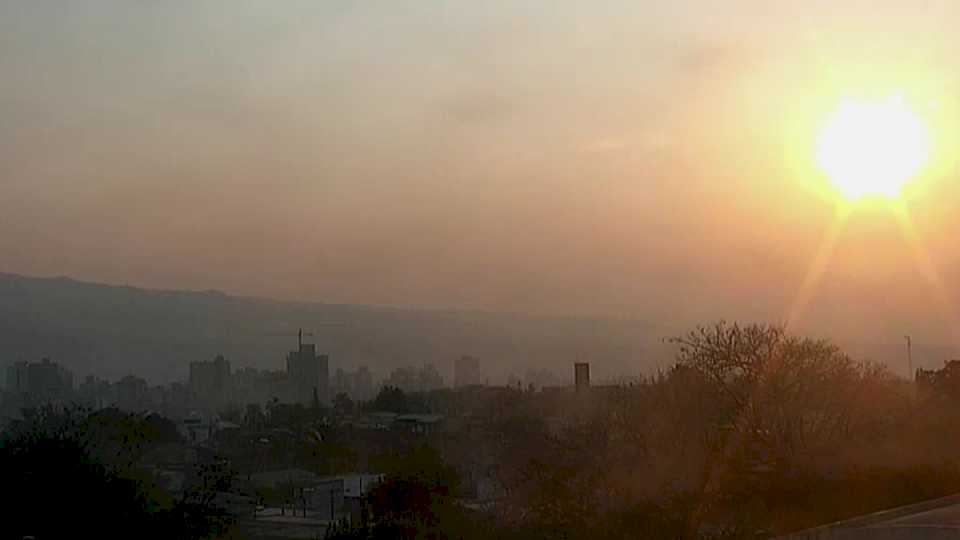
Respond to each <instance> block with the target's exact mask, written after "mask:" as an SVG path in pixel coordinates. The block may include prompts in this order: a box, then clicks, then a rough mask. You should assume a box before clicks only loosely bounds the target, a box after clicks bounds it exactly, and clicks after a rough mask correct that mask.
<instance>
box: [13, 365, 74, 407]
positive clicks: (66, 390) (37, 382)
mask: <svg viewBox="0 0 960 540" xmlns="http://www.w3.org/2000/svg"><path fill="white" fill-rule="evenodd" d="M22 382H23V380H22V379H21V380H20V382H19V383H22ZM19 383H18V384H19ZM26 390H27V393H28V394H29V395H30V397H31V398H32V399H35V400H39V401H45V400H57V399H66V398H68V397H70V395H71V394H72V393H73V373H72V372H70V370H68V369H66V368H64V367H63V366H61V365H60V364H57V363H56V362H51V361H50V359H49V358H44V359H43V360H42V361H40V362H33V363H30V364H27V366H26Z"/></svg>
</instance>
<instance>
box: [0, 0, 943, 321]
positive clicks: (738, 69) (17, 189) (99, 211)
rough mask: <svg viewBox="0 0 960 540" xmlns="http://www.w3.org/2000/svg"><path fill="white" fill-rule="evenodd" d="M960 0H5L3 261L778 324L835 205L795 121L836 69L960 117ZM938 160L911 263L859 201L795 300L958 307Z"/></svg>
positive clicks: (837, 84)
mask: <svg viewBox="0 0 960 540" xmlns="http://www.w3.org/2000/svg"><path fill="white" fill-rule="evenodd" d="M839 4H842V7H838V5H839ZM958 20H960V4H958V3H957V2H955V1H953V0H942V1H933V0H930V1H925V2H924V1H917V0H905V1H902V2H880V1H876V0H873V1H866V0H864V1H845V2H836V1H835V0H830V1H827V0H824V1H808V2H793V1H781V2H776V1H772V0H741V1H732V0H724V1H719V0H717V1H708V0H701V1H693V0H675V1H672V2H643V1H629V2H628V1H623V2H576V3H575V2H564V1H549V2H534V1H522V2H518V1H516V0H510V1H502V2H476V1H471V2H439V1H438V2H426V1H424V2H387V1H384V2H357V1H352V0H351V1H327V2H322V1H316V0H311V1H284V2H269V1H257V2H248V1H239V0H229V1H227V0H224V1H219V2H213V1H197V0H190V1H182V2H175V1H169V2H166V1H165V2H131V1H129V0H123V1H99V2H93V1H89V2H84V1H75V2H73V1H72V2H53V1H39V0H22V1H19V2H11V1H9V0H0V73H2V84H0V271H8V272H18V273H26V274H31V275H70V276H74V277H78V278H83V279H89V280H97V281H107V282H112V283H130V284H136V285H143V286H150V287H164V288H194V289H205V288H217V289H222V290H225V291H228V292H232V293H238V294H250V295H260V296H273V297H281V298H299V299H314V300H323V301H330V302H350V303H377V304H393V305H406V306H434V307H438V306H443V307H463V308H482V309H494V310H514V311H522V312H534V313H564V314H566V313H570V314H591V315H604V316H615V317H640V318H651V317H673V318H676V319H677V320H683V321H692V320H711V319H715V318H718V317H726V318H728V319H734V318H746V319H768V320H779V319H783V318H785V317H786V316H787V313H788V312H789V310H790V306H791V305H793V304H794V301H795V298H796V296H797V294H798V291H799V290H800V287H801V283H802V282H803V279H804V276H805V275H806V273H807V268H808V266H809V264H810V261H811V260H812V259H813V257H814V254H815V253H816V251H817V246H818V245H819V244H820V242H821V239H822V238H823V236H824V234H825V233H826V231H827V230H828V229H829V227H830V223H831V221H832V220H833V219H834V217H833V216H834V204H835V201H833V200H832V199H830V198H829V197H825V196H824V195H823V194H822V192H823V184H824V183H825V182H826V181H825V180H824V179H823V178H819V177H817V176H816V175H815V174H812V173H811V171H810V170H808V169H807V168H805V167H804V166H803V165H798V164H797V162H798V160H799V161H802V160H803V159H804V156H805V152H806V149H805V147H803V146H802V144H798V143H797V140H802V139H803V137H802V136H797V135H796V134H797V133H804V129H806V128H805V127H804V126H806V125H807V124H808V123H813V122H816V121H817V120H818V119H817V118H813V117H812V116H811V115H812V112H811V111H814V110H821V109H822V107H824V104H825V103H827V102H829V101H830V100H831V99H833V97H835V95H834V94H835V93H836V92H837V91H842V90H843V84H844V81H857V82H858V84H862V85H866V87H869V88H868V89H869V90H871V91H876V92H886V91H888V90H891V91H892V90H896V89H900V88H906V89H907V90H908V91H910V90H912V89H915V88H922V92H925V94H924V95H933V96H934V97H935V99H936V101H937V102H938V103H939V104H940V106H941V108H940V109H938V110H939V111H941V112H939V113H938V114H939V115H940V118H941V120H942V121H943V122H945V123H946V124H953V123H956V122H957V116H956V115H953V112H951V111H954V109H953V108H951V104H952V103H954V102H955V101H956V99H957V97H958V88H960V87H958V85H957V73H960V60H957V58H956V51H957V50H960V37H958V36H957V33H956V31H955V30H956V29H955V23H956V21H958ZM865 81H866V82H865ZM870 85H873V86H872V87H870ZM862 89H863V88H861V89H860V90H862ZM798 137H799V138H798ZM797 156H800V157H799V158H798V157H797ZM955 172H956V171H955V168H953V167H952V166H945V167H942V168H941V170H939V171H937V173H936V174H933V173H931V174H929V175H927V177H925V178H924V179H922V181H919V180H918V182H917V183H916V184H917V185H916V186H915V187H914V188H912V189H910V190H908V193H907V197H906V198H905V200H906V201H907V205H908V207H909V210H910V214H911V216H913V220H914V222H915V225H916V229H917V234H918V240H919V242H920V243H922V244H923V245H925V250H926V251H925V252H926V253H928V254H929V262H930V264H929V265H928V266H927V268H926V270H924V266H923V263H922V262H920V263H918V260H921V259H922V258H921V259H918V258H917V253H918V252H919V251H918V250H917V249H916V248H915V246H916V245H918V244H917V242H916V241H915V242H913V243H911V242H910V241H908V240H906V239H905V237H904V235H903V234H902V232H901V228H900V226H899V225H898V223H897V221H896V220H895V219H894V218H893V217H892V214H891V213H890V212H888V211H886V210H885V209H884V208H880V207H876V206H874V207H870V208H866V209H860V210H858V211H856V212H855V213H854V214H853V215H851V216H850V218H849V221H848V222H847V225H846V227H845V228H844V229H843V230H842V232H841V233H840V235H839V237H838V241H837V245H836V248H837V249H836V251H835V252H834V254H833V256H832V257H831V258H830V264H829V265H828V267H827V269H826V271H825V272H824V274H823V277H822V280H821V281H820V283H819V285H818V286H817V287H816V288H815V292H814V293H813V295H812V298H811V300H810V304H809V305H808V308H807V310H806V311H805V312H804V313H805V316H804V318H803V321H804V322H803V324H806V325H808V326H810V327H811V328H815V329H817V331H824V332H848V331H849V332H854V333H856V332H859V333H862V334H865V335H882V334H884V333H892V334H893V335H894V336H895V337H894V339H898V338H896V336H900V335H902V333H903V330H904V329H909V330H910V331H912V332H913V333H915V334H922V333H923V332H925V331H926V332H928V333H930V334H931V335H933V334H936V333H938V332H939V333H941V334H942V333H943V332H944V331H946V329H947V328H948V326H949V325H948V324H947V323H946V322H945V321H946V320H947V317H946V315H945V314H944V312H946V311H949V309H951V308H950V306H951V305H952V304H953V303H954V302H953V300H952V298H953V297H954V296H955V294H954V290H955V287H954V286H953V284H954V283H955V281H956V278H958V277H960V272H957V269H958V268H960V267H958V265H957V263H958V256H960V247H958V243H957V242H956V237H957V232H958V231H960V229H958V225H960V213H958V210H960V208H958V206H960V205H958V204H957V195H958V191H957V189H956V187H955V182H956V177H955ZM920 251H923V250H920ZM930 268H934V269H935V270H936V273H937V274H938V275H939V276H940V279H941V280H942V282H943V287H944V288H942V289H940V290H937V289H935V288H933V287H931V285H930V280H929V279H928V278H929V274H930V271H929V270H930ZM925 272H926V273H925ZM938 301H940V304H942V305H940V304H938V303H937V302H938ZM938 305H939V307H938ZM938 310H939V311H938Z"/></svg>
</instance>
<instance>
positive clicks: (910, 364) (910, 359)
mask: <svg viewBox="0 0 960 540" xmlns="http://www.w3.org/2000/svg"><path fill="white" fill-rule="evenodd" d="M903 337H904V339H906V340H907V371H908V374H909V379H910V380H913V351H912V350H911V349H912V348H913V347H912V345H913V344H912V343H911V341H910V336H903Z"/></svg>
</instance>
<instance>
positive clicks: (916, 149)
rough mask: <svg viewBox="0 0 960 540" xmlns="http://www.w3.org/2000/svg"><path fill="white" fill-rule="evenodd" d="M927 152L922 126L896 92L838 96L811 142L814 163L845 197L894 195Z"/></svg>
mask: <svg viewBox="0 0 960 540" xmlns="http://www.w3.org/2000/svg"><path fill="white" fill-rule="evenodd" d="M929 153H930V140H929V135H928V134H927V128H926V126H924V124H923V122H922V121H921V120H920V118H919V117H918V116H917V115H916V114H914V113H913V112H912V111H911V110H910V109H909V108H908V107H907V105H906V104H905V103H904V102H903V100H902V99H901V98H900V97H890V98H886V99H880V100H875V101H867V100H852V99H848V100H844V101H843V102H841V104H840V106H839V107H838V108H837V109H836V110H835V111H834V112H833V114H832V115H831V116H830V117H829V119H828V120H827V122H826V124H825V125H824V127H823V129H822V131H821V132H820V135H819V137H818V139H817V148H816V158H817V163H818V164H819V166H820V167H821V168H822V169H823V170H824V172H826V173H827V175H829V176H830V179H831V180H832V181H833V183H834V184H835V185H836V186H837V188H838V189H839V190H840V191H841V192H843V194H844V195H845V196H846V197H848V198H849V199H859V198H861V197H863V196H866V195H882V196H886V197H896V196H897V195H898V194H899V193H900V189H901V188H902V187H903V185H904V184H905V183H906V182H907V180H909V179H910V178H911V177H912V176H913V175H915V174H917V172H918V170H919V169H920V167H922V166H923V164H924V163H925V162H926V161H927V159H928V157H929Z"/></svg>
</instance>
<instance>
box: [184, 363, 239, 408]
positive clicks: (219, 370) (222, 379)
mask: <svg viewBox="0 0 960 540" xmlns="http://www.w3.org/2000/svg"><path fill="white" fill-rule="evenodd" d="M229 388H230V362H228V361H227V359H226V358H224V357H223V355H217V357H216V358H214V359H213V361H211V362H190V390H191V391H193V393H194V395H196V396H197V397H199V398H201V399H204V400H206V401H208V402H210V403H212V404H219V403H221V402H222V401H223V400H225V399H226V398H227V395H228V392H229Z"/></svg>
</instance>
